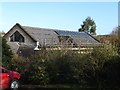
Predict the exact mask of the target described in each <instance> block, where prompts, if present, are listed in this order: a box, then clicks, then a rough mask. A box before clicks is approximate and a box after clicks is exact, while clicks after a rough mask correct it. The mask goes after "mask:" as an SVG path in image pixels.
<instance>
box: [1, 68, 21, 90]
mask: <svg viewBox="0 0 120 90" xmlns="http://www.w3.org/2000/svg"><path fill="white" fill-rule="evenodd" d="M19 80H20V74H19V73H18V72H15V71H12V70H7V69H6V68H4V67H2V66H0V90H1V89H6V88H13V89H14V88H18V87H19Z"/></svg>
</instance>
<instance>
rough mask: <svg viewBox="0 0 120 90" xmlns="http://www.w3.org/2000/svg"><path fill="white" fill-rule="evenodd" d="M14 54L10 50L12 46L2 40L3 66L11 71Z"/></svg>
mask: <svg viewBox="0 0 120 90" xmlns="http://www.w3.org/2000/svg"><path fill="white" fill-rule="evenodd" d="M12 57H13V53H12V50H11V49H10V46H9V45H8V44H7V41H6V40H5V39H4V38H2V63H1V64H2V65H3V66H4V67H6V68H7V69H10V67H11V65H12V63H11V61H12Z"/></svg>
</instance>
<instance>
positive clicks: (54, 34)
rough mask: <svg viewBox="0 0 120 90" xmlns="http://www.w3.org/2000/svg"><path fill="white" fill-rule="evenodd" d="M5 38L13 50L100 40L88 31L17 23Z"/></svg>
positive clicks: (86, 43)
mask: <svg viewBox="0 0 120 90" xmlns="http://www.w3.org/2000/svg"><path fill="white" fill-rule="evenodd" d="M4 38H5V39H6V40H7V43H8V44H9V45H10V46H11V49H12V50H13V52H15V53H16V52H17V50H19V48H20V47H23V46H24V47H34V48H35V47H36V46H39V48H40V47H43V46H45V47H57V46H72V47H79V46H85V45H98V44H100V42H99V41H98V40H96V39H95V38H94V37H93V36H91V35H90V34H88V33H87V32H73V31H67V30H57V29H46V28H38V27H31V26H22V25H20V24H19V23H16V24H15V25H14V26H13V27H12V28H11V29H10V30H9V31H8V32H7V33H6V34H5V35H4Z"/></svg>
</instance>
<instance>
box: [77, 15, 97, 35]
mask: <svg viewBox="0 0 120 90" xmlns="http://www.w3.org/2000/svg"><path fill="white" fill-rule="evenodd" d="M78 30H79V32H83V31H84V32H88V33H89V34H91V35H96V24H95V22H94V20H92V19H91V17H87V18H86V19H85V21H83V24H82V25H81V28H79V29H78Z"/></svg>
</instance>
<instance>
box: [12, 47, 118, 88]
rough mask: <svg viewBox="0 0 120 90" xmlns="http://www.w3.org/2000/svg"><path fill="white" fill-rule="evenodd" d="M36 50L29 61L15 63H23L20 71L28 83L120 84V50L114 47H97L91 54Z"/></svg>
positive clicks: (23, 60) (104, 85)
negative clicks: (118, 51)
mask: <svg viewBox="0 0 120 90" xmlns="http://www.w3.org/2000/svg"><path fill="white" fill-rule="evenodd" d="M35 53H36V55H35V56H34V57H31V58H29V59H27V60H26V59H25V58H24V59H23V58H21V60H20V61H22V62H20V61H19V65H18V64H17V63H14V64H16V65H18V66H20V65H21V66H20V67H21V68H20V67H19V72H21V77H22V82H23V83H24V84H32V85H33V84H40V85H47V84H69V85H71V84H76V85H81V86H82V87H108V86H109V87H110V86H111V87H113V86H112V84H113V83H114V85H116V86H119V85H118V84H117V83H116V82H115V80H117V82H119V81H120V78H119V75H120V73H119V71H118V70H119V69H120V67H119V66H120V62H119V60H120V57H119V55H118V54H117V52H116V49H114V48H112V47H110V46H106V45H102V46H99V47H94V48H93V51H92V52H91V53H86V54H81V53H77V52H76V51H70V50H59V51H57V50H45V49H42V50H41V51H39V52H35ZM17 59H20V58H16V60H15V61H17ZM25 61H26V63H25ZM20 70H21V71H20ZM112 72H114V73H115V75H114V74H112ZM113 77H114V79H115V80H114V79H113ZM108 82H109V83H108ZM106 83H107V84H106Z"/></svg>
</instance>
